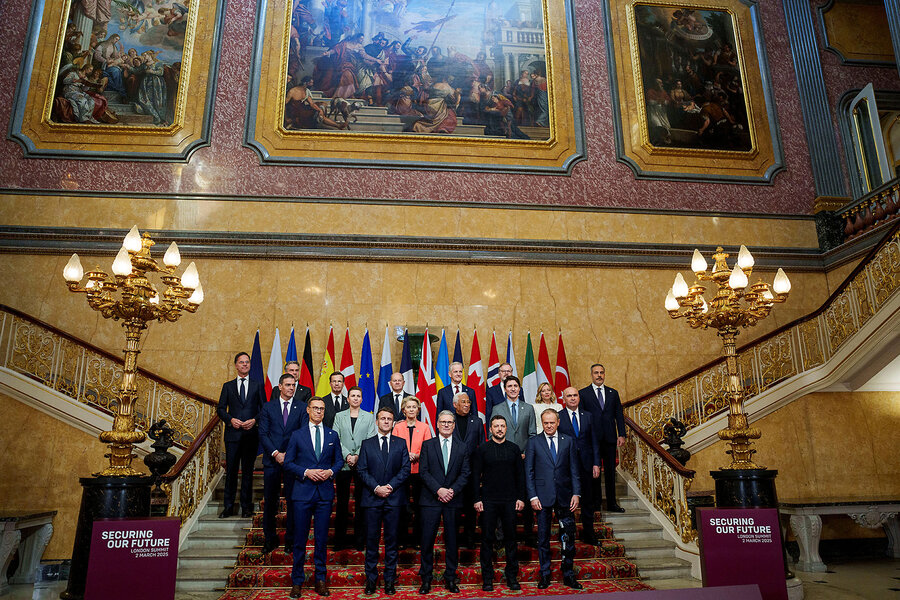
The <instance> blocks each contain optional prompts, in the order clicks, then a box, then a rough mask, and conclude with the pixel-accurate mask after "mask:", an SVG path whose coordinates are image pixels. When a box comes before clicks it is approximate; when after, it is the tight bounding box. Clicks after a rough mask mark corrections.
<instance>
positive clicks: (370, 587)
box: [365, 579, 375, 594]
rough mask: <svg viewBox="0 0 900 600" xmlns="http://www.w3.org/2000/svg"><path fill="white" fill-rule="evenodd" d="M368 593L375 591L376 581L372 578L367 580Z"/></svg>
mask: <svg viewBox="0 0 900 600" xmlns="http://www.w3.org/2000/svg"><path fill="white" fill-rule="evenodd" d="M365 593H366V594H374V593H375V582H374V581H372V580H371V579H367V580H366V592H365Z"/></svg>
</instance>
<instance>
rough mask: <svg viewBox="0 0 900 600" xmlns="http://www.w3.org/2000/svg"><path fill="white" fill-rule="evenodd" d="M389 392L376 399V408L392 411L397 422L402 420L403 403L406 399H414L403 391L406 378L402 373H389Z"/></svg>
mask: <svg viewBox="0 0 900 600" xmlns="http://www.w3.org/2000/svg"><path fill="white" fill-rule="evenodd" d="M390 381H391V383H390V385H391V391H390V393H388V394H384V395H383V396H381V397H380V398H379V399H378V408H382V407H384V406H387V407H389V408H391V409H392V410H393V411H394V416H395V417H396V419H397V420H398V421H402V420H403V401H404V400H405V399H407V398H411V397H414V396H413V395H412V394H408V393H406V392H405V391H403V386H404V385H405V384H406V378H405V377H403V373H400V372H398V371H394V372H393V373H391V380H390Z"/></svg>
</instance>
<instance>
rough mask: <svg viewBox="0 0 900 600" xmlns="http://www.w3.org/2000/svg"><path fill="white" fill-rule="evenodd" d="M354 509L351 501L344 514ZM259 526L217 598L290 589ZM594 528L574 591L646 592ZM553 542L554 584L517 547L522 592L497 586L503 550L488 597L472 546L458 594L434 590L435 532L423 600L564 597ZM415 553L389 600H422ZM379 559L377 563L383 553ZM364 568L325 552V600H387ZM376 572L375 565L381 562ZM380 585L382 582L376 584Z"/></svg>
mask: <svg viewBox="0 0 900 600" xmlns="http://www.w3.org/2000/svg"><path fill="white" fill-rule="evenodd" d="M261 508H262V507H260V510H261ZM279 508H280V509H281V513H280V514H279V515H278V528H279V529H278V535H279V540H281V541H282V543H283V538H284V529H283V526H284V510H285V503H284V499H282V500H281V503H280V506H279ZM353 509H354V507H353V505H352V500H351V513H352V511H353ZM332 518H333V517H332ZM332 525H333V523H332ZM261 527H262V513H261V512H260V513H258V514H257V515H256V516H255V517H254V519H253V525H252V528H250V529H249V530H248V531H247V535H246V538H245V542H244V547H243V548H241V550H240V551H239V553H238V556H237V561H236V565H235V568H234V570H233V571H232V572H231V574H230V575H229V576H228V586H227V588H226V591H225V593H224V594H223V595H222V597H221V598H220V600H238V599H240V600H274V599H283V598H287V597H288V592H289V591H290V586H291V577H290V575H291V555H290V554H287V553H285V552H284V550H283V549H282V548H280V547H279V548H278V549H276V550H275V551H273V552H271V553H270V554H268V555H266V554H263V553H262V545H263V532H262V528H261ZM594 528H595V533H596V536H597V538H598V539H599V540H601V542H600V544H599V545H597V546H592V545H589V544H583V543H581V542H578V543H576V546H575V573H576V577H577V579H578V581H580V582H581V583H582V585H584V590H582V591H580V592H577V593H579V594H597V593H605V592H622V591H637V590H649V589H653V588H652V587H650V586H649V585H647V584H645V583H643V582H641V581H640V580H639V579H637V576H638V574H637V567H635V565H634V563H632V562H631V561H629V560H628V559H627V558H626V557H625V550H624V548H623V546H622V544H620V543H619V542H617V541H616V540H615V538H614V535H613V531H612V528H611V527H609V526H608V525H607V524H605V523H596V524H595V527H594ZM333 534H334V530H333V528H332V529H331V530H330V531H329V535H330V536H333ZM552 539H553V540H554V541H553V542H551V552H552V556H553V559H552V560H553V563H552V567H551V568H552V574H551V577H552V581H553V583H552V585H551V586H550V588H548V589H546V590H539V589H537V587H536V584H537V581H538V579H539V566H538V556H537V550H536V549H535V548H530V547H527V546H524V545H522V544H520V545H519V552H518V558H519V581H520V582H521V583H522V590H521V591H518V592H514V591H511V590H509V589H508V588H507V587H506V585H505V583H504V577H503V565H504V564H505V560H504V552H503V550H499V551H498V552H497V553H496V558H495V561H494V567H495V569H494V581H495V584H494V591H493V592H484V591H482V589H481V581H482V578H481V568H480V566H479V554H480V552H479V550H478V549H477V548H475V549H470V548H460V556H459V569H458V577H459V585H460V587H461V591H460V593H459V594H450V593H449V592H447V591H446V590H445V589H444V588H443V586H442V585H441V580H442V577H443V557H444V549H443V545H442V540H443V531H439V532H438V539H437V544H436V546H435V561H434V568H435V570H434V578H435V585H434V587H433V590H432V592H431V594H429V596H428V597H429V598H441V599H444V598H459V599H463V598H499V597H505V596H520V597H521V596H548V595H571V594H572V593H573V590H572V589H570V588H568V587H565V586H563V585H562V576H561V574H560V566H561V563H560V545H559V542H558V541H557V540H558V537H557V535H556V532H555V531H554V535H553V537H552ZM312 549H313V542H312V539H310V540H309V542H308V544H307V553H308V554H307V561H306V579H307V584H306V586H305V587H304V593H303V595H304V597H307V596H308V597H318V596H316V594H315V592H314V591H313V590H312V587H311V581H312V579H313V566H312ZM419 554H420V553H419V552H418V551H417V550H416V549H414V548H404V549H401V551H400V559H399V567H398V570H397V581H396V585H397V594H396V595H395V596H394V598H395V599H396V600H409V599H411V598H422V596H420V595H419V594H418V587H419V585H420V583H421V580H420V579H419V574H418V569H419ZM381 556H382V557H383V548H382V552H381ZM363 562H364V553H363V552H360V551H357V550H354V549H348V550H338V551H334V550H329V553H328V585H329V587H330V589H331V596H330V597H331V598H334V599H335V600H350V599H360V600H362V599H363V598H367V599H374V600H385V599H386V598H387V596H386V595H385V594H384V593H383V591H382V590H381V589H379V591H378V592H377V593H376V594H375V595H373V596H365V595H364V594H363V586H364V584H365V574H364V572H363ZM379 567H381V563H380V564H379ZM379 584H381V582H380V581H379Z"/></svg>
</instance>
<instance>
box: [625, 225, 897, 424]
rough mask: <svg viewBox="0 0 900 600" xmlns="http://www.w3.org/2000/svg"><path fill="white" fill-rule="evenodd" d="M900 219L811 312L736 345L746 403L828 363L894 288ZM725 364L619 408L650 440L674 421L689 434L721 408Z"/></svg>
mask: <svg viewBox="0 0 900 600" xmlns="http://www.w3.org/2000/svg"><path fill="white" fill-rule="evenodd" d="M898 264H900V220H898V222H897V223H895V224H894V225H892V226H891V227H890V229H889V230H888V231H887V232H886V233H885V235H884V236H883V237H882V239H881V240H880V241H879V242H878V244H876V245H875V247H874V248H872V250H871V251H870V252H869V253H868V254H866V256H865V258H863V259H862V260H861V261H860V263H859V264H858V265H857V266H856V268H854V269H853V271H852V272H851V273H850V275H848V276H847V278H846V279H844V281H843V282H842V283H841V285H839V286H838V288H837V289H836V290H835V291H834V293H832V294H831V295H830V296H829V297H828V299H827V300H826V301H825V302H824V303H823V304H822V305H821V306H820V307H819V308H818V309H816V310H814V311H813V312H811V313H809V314H807V315H806V316H803V317H800V318H798V319H795V320H794V321H791V322H790V323H788V324H786V325H783V326H781V327H779V328H777V329H775V330H773V331H771V332H769V333H767V334H765V335H762V336H760V337H759V338H756V339H755V340H753V341H751V342H748V343H747V344H744V345H742V346H740V347H739V348H738V350H737V354H738V367H739V370H740V377H741V381H742V382H744V392H745V394H746V396H747V397H748V398H749V397H751V396H755V395H757V394H759V393H760V392H762V391H764V390H766V389H768V388H770V387H772V386H774V385H776V384H777V383H780V382H782V381H784V380H785V379H787V378H788V377H793V376H795V375H798V374H799V373H802V372H804V371H807V370H809V369H812V368H814V367H817V366H819V365H821V364H823V363H824V362H825V361H827V360H828V359H829V358H830V357H831V356H832V355H833V354H834V353H835V351H837V350H838V349H839V348H840V346H841V345H842V344H843V343H844V342H845V341H846V340H847V339H848V338H849V337H850V336H851V335H852V334H853V333H855V332H856V331H858V330H859V328H860V327H862V325H864V324H865V323H866V322H867V321H868V320H869V319H870V318H871V317H872V316H874V315H875V313H876V312H877V311H878V309H879V308H881V306H883V305H884V303H885V302H886V301H887V300H888V298H890V297H891V295H892V294H893V293H894V291H896V289H897V288H898V287H900V273H898V269H897V265H898ZM726 377H727V374H726V373H725V358H724V357H721V358H717V359H715V360H712V361H710V362H708V363H706V364H704V365H702V366H700V367H698V368H696V369H694V370H692V371H690V372H688V373H686V374H685V375H682V376H681V377H678V378H677V379H674V380H672V381H670V382H668V383H666V384H664V385H662V386H660V387H658V388H656V389H654V390H652V391H650V392H648V393H646V394H643V395H641V396H638V397H637V398H634V399H632V400H629V401H627V402H625V403H623V407H624V408H625V411H626V414H627V415H628V416H630V417H631V418H632V419H633V421H634V423H635V424H636V425H638V426H639V427H640V428H641V429H643V430H644V431H646V432H647V433H649V434H650V436H651V437H653V438H654V439H656V440H660V439H662V428H663V426H664V425H665V423H666V422H667V421H668V419H669V418H670V417H675V418H676V419H678V420H679V421H681V422H682V423H684V425H685V426H686V427H687V428H688V430H691V429H693V428H695V427H698V426H699V425H701V424H703V423H705V422H707V421H709V420H711V419H713V418H715V417H716V416H718V415H719V414H721V413H722V412H725V411H727V410H728V401H727V398H726V397H725V387H726V386H725V381H726Z"/></svg>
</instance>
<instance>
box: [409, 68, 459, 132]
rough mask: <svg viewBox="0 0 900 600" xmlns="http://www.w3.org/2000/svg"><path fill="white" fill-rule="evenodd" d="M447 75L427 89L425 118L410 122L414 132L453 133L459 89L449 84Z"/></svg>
mask: <svg viewBox="0 0 900 600" xmlns="http://www.w3.org/2000/svg"><path fill="white" fill-rule="evenodd" d="M448 80H449V77H448V76H447V75H444V76H443V78H442V79H441V80H440V81H438V82H437V83H435V84H434V85H432V86H431V88H430V89H429V90H428V102H427V103H426V105H425V118H423V119H420V120H418V121H416V122H415V123H413V124H412V127H411V129H410V131H414V132H416V133H453V130H454V129H456V125H457V122H456V107H457V106H459V100H460V89H459V88H455V89H454V88H453V87H451V86H450V83H449V81H448Z"/></svg>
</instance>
